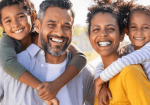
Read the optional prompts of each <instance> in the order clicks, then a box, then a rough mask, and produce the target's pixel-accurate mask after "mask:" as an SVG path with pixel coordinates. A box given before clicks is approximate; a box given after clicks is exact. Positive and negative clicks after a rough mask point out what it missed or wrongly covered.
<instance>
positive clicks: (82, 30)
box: [73, 25, 87, 36]
mask: <svg viewBox="0 0 150 105" xmlns="http://www.w3.org/2000/svg"><path fill="white" fill-rule="evenodd" d="M86 30H87V27H81V26H80V25H76V26H74V29H73V35H75V36H80V35H81V34H86Z"/></svg>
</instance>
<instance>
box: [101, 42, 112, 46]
mask: <svg viewBox="0 0 150 105" xmlns="http://www.w3.org/2000/svg"><path fill="white" fill-rule="evenodd" d="M110 44H111V42H99V46H109V45H110Z"/></svg>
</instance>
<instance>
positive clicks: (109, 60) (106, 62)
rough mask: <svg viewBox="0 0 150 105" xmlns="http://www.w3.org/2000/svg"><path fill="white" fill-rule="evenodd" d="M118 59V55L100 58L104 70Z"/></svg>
mask: <svg viewBox="0 0 150 105" xmlns="http://www.w3.org/2000/svg"><path fill="white" fill-rule="evenodd" d="M119 57H120V56H119V53H114V54H111V55H108V56H102V57H101V58H102V61H103V64H104V68H107V67H108V66H109V65H110V64H111V63H113V62H114V61H116V60H117V59H118V58H119Z"/></svg>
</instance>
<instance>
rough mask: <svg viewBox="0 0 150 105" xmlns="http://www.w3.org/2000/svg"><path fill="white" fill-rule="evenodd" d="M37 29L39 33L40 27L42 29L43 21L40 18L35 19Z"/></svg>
mask: <svg viewBox="0 0 150 105" xmlns="http://www.w3.org/2000/svg"><path fill="white" fill-rule="evenodd" d="M35 29H36V32H37V33H39V32H40V29H41V22H40V20H39V19H36V20H35Z"/></svg>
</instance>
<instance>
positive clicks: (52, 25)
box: [48, 24, 56, 27]
mask: <svg viewBox="0 0 150 105" xmlns="http://www.w3.org/2000/svg"><path fill="white" fill-rule="evenodd" d="M48 26H49V27H55V26H56V25H55V24H48Z"/></svg>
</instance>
